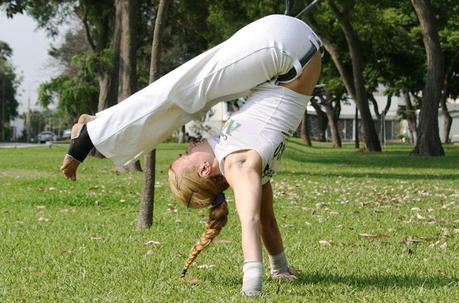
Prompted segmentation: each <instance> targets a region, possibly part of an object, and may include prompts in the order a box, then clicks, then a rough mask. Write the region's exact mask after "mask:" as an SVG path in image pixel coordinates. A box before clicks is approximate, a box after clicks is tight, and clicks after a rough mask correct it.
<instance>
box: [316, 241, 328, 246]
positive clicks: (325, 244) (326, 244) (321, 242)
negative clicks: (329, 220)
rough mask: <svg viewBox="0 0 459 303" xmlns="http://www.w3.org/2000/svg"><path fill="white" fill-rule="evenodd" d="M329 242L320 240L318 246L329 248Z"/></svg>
mask: <svg viewBox="0 0 459 303" xmlns="http://www.w3.org/2000/svg"><path fill="white" fill-rule="evenodd" d="M330 242H331V241H328V240H320V241H319V244H320V245H322V246H331V243H330Z"/></svg>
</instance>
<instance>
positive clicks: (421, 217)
mask: <svg viewBox="0 0 459 303" xmlns="http://www.w3.org/2000/svg"><path fill="white" fill-rule="evenodd" d="M416 219H418V220H425V219H426V217H423V216H421V215H420V214H418V213H417V214H416Z"/></svg>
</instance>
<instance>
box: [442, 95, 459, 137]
mask: <svg viewBox="0 0 459 303" xmlns="http://www.w3.org/2000/svg"><path fill="white" fill-rule="evenodd" d="M448 111H449V115H450V116H451V118H452V119H453V121H452V124H451V130H450V132H449V139H450V141H451V142H459V103H448ZM444 120H445V118H444V116H443V111H442V110H441V109H440V110H439V111H438V127H439V129H440V139H441V141H442V142H444V139H445V138H444V134H443V129H444V124H443V123H444Z"/></svg>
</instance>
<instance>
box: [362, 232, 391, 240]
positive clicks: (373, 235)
mask: <svg viewBox="0 0 459 303" xmlns="http://www.w3.org/2000/svg"><path fill="white" fill-rule="evenodd" d="M359 236H361V237H365V238H373V239H377V238H384V237H387V235H384V234H367V233H361V234H359Z"/></svg>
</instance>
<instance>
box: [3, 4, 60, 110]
mask: <svg viewBox="0 0 459 303" xmlns="http://www.w3.org/2000/svg"><path fill="white" fill-rule="evenodd" d="M0 40H1V41H4V42H6V43H8V45H9V46H10V48H11V49H12V50H13V56H12V63H13V65H14V66H15V69H16V74H18V75H21V76H22V78H23V80H22V83H21V85H20V87H19V89H18V94H17V96H16V98H17V100H18V101H19V103H20V105H19V108H18V111H19V112H20V113H21V112H24V111H26V110H27V103H28V102H27V100H28V98H29V97H30V105H31V108H37V109H38V106H36V104H35V103H36V100H37V89H38V86H39V85H40V83H41V82H44V81H46V80H48V79H50V78H51V77H52V76H53V72H54V71H55V69H53V68H51V67H50V66H49V65H50V62H51V59H50V58H51V57H49V56H48V49H49V47H50V45H51V44H56V40H53V39H52V38H50V37H48V36H47V35H46V32H45V31H44V30H41V29H37V23H36V22H35V21H34V20H33V19H32V18H31V17H29V16H27V15H15V16H14V17H13V18H12V19H10V18H7V17H6V14H5V13H4V12H2V11H0Z"/></svg>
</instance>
